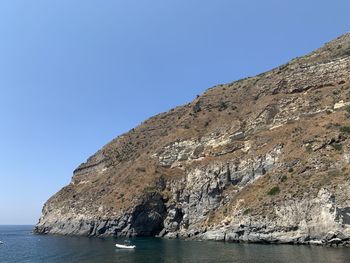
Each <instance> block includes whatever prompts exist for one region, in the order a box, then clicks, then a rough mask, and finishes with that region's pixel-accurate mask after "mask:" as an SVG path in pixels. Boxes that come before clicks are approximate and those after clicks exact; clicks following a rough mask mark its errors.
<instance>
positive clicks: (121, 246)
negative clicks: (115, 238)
mask: <svg viewBox="0 0 350 263" xmlns="http://www.w3.org/2000/svg"><path fill="white" fill-rule="evenodd" d="M115 246H116V247H117V248H126V249H134V248H136V246H134V245H121V244H115Z"/></svg>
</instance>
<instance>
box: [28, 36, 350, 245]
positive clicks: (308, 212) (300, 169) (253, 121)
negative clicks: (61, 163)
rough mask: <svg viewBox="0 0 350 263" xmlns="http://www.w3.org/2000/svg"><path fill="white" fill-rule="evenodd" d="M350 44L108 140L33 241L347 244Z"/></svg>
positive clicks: (340, 42)
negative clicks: (51, 237)
mask: <svg viewBox="0 0 350 263" xmlns="http://www.w3.org/2000/svg"><path fill="white" fill-rule="evenodd" d="M349 105H350V33H348V34H345V35H343V36H341V37H339V38H338V39H336V40H334V41H331V42H330V43H328V44H326V45H325V46H323V47H322V48H320V49H318V50H316V51H314V52H312V53H311V54H309V55H307V56H304V57H301V58H297V59H294V60H292V61H291V62H289V63H287V64H285V65H283V66H281V67H278V68H275V69H273V70H271V71H269V72H266V73H264V74H260V75H258V76H256V77H252V78H246V79H243V80H239V81H237V82H234V83H230V84H225V85H219V86H216V87H214V88H211V89H209V90H207V91H206V92H205V93H204V94H203V95H201V96H198V97H197V98H196V99H195V100H194V101H193V102H192V103H189V104H187V105H184V106H181V107H177V108H175V109H172V110H170V111H169V112H167V113H162V114H159V115H157V116H155V117H152V118H150V119H149V120H147V121H145V122H144V123H142V124H141V125H140V126H138V127H136V128H135V129H132V130H131V131H129V132H128V133H126V134H124V135H122V136H119V137H118V138H116V139H114V140H113V141H111V142H110V143H108V144H107V145H106V146H104V147H103V148H102V149H101V150H99V151H98V152H97V153H96V154H94V155H93V156H91V157H90V158H89V159H88V160H87V161H86V163H83V164H81V165H80V166H79V167H78V168H77V169H76V170H75V171H74V176H73V178H72V181H71V183H70V184H69V185H68V186H66V187H64V188H63V189H62V190H60V191H59V192H58V193H57V194H55V195H54V196H53V197H51V198H50V199H49V200H48V201H47V203H46V204H45V206H44V208H43V214H42V217H41V218H40V221H39V223H38V224H37V226H36V228H35V231H36V232H37V233H49V234H63V235H86V236H104V235H114V236H129V235H132V236H135V235H137V236H155V235H158V236H165V237H183V238H194V239H214V240H226V241H247V242H279V243H315V244H318V243H322V244H326V243H327V244H335V245H339V244H343V245H345V244H350V241H349V240H350V181H349V180H350V166H349V163H350V139H349V138H350V106H349Z"/></svg>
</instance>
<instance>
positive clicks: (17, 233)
mask: <svg viewBox="0 0 350 263" xmlns="http://www.w3.org/2000/svg"><path fill="white" fill-rule="evenodd" d="M32 228H33V227H32V226H0V240H2V241H4V242H5V244H3V245H0V262H1V263H7V262H16V263H17V262H18V263H21V262H35V263H41V262H45V263H47V262H77V263H78V262H103V263H105V262H106V263H108V262H237V263H242V262H268V263H274V262H286V263H292V262H297V263H303V262H315V263H316V262H320V263H323V262H324V263H330V262H350V248H327V247H312V246H292V245H255V244H228V243H222V242H196V241H183V240H166V239H158V238H136V239H132V242H133V243H134V244H135V245H136V246H137V248H136V249H135V250H131V251H130V250H120V249H117V248H115V247H114V245H115V243H116V242H122V241H124V239H119V240H118V239H113V238H105V239H102V238H85V237H60V236H38V235H33V234H32V233H31V230H32Z"/></svg>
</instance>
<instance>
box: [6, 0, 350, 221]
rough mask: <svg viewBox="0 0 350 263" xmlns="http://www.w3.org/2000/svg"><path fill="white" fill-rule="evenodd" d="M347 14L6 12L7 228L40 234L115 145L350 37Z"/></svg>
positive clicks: (281, 7)
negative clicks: (74, 183) (65, 194)
mask: <svg viewBox="0 0 350 263" xmlns="http://www.w3.org/2000/svg"><path fill="white" fill-rule="evenodd" d="M286 2H288V3H286ZM349 10H350V2H349V1H348V0H343V1H337V0H333V1H328V0H327V1H326V0H323V1H322V0H319V1H305V0H293V1H281V0H265V1H261V0H255V1H253V0H244V1H234V0H216V1H212V0H211V1H209V0H176V1H174V0H152V1H144V0H138V1H135V0H103V1H100V0H94V1H92V0H74V1H72V0H52V1H48V0H33V1H28V0H22V1H19V0H2V1H0V92H1V93H0V125H1V126H0V187H1V188H0V224H34V223H36V221H37V220H38V218H39V216H40V212H41V207H42V205H43V203H44V202H45V201H46V200H47V199H48V198H49V197H50V196H51V195H52V194H54V193H55V192H57V191H58V190H59V189H60V188H61V187H62V186H64V185H66V184H68V183H69V181H70V179H71V176H72V171H73V169H74V168H76V167H77V166H78V165H79V164H80V163H81V162H83V161H85V160H86V159H87V158H88V157H89V156H90V155H91V154H93V153H94V152H95V151H96V150H98V149H99V148H100V147H102V146H103V145H104V144H106V143H107V142H108V141H110V140H111V139H112V138H114V137H116V136H117V135H119V134H121V133H123V132H125V131H127V130H129V129H131V128H132V127H134V126H136V125H137V124H139V123H140V122H142V121H143V120H144V119H146V118H148V117H150V116H152V115H154V114H156V113H159V112H162V111H167V110H169V109H170V108H172V107H174V106H176V105H180V104H184V103H187V102H189V101H191V100H192V99H193V98H194V97H195V96H196V94H200V93H202V92H203V91H204V90H205V89H207V88H209V87H211V86H213V85H215V84H219V83H225V82H230V81H233V80H237V79H240V78H242V77H246V76H252V75H255V74H257V73H261V72H263V71H266V70H268V69H271V68H273V67H275V66H278V65H279V64H282V63H285V62H287V61H288V60H290V59H292V58H294V57H296V56H300V55H303V54H305V53H307V52H309V51H311V50H313V49H315V48H317V47H319V46H320V45H322V44H324V43H325V42H326V41H328V40H331V39H333V38H335V37H337V36H339V35H341V34H343V33H345V32H347V31H349V30H350V25H349V24H350V16H349Z"/></svg>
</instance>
